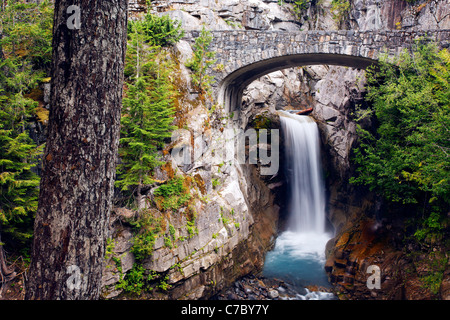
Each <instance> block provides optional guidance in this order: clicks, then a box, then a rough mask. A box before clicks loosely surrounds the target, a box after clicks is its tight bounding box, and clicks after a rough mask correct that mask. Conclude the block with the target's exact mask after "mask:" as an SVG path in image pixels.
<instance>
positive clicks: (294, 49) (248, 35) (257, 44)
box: [185, 30, 450, 112]
mask: <svg viewBox="0 0 450 320" xmlns="http://www.w3.org/2000/svg"><path fill="white" fill-rule="evenodd" d="M199 34H200V32H199V31H191V32H190V33H188V34H187V35H186V36H185V39H186V40H188V41H190V42H194V41H195V38H196V37H198V36H199ZM212 36H213V41H212V43H211V45H210V50H212V51H215V52H216V58H217V65H221V68H215V69H212V70H210V71H209V73H210V74H211V75H212V76H214V78H215V79H216V84H215V88H214V94H215V97H216V99H217V102H218V103H219V104H221V105H222V106H223V107H224V108H225V110H226V111H228V112H231V111H233V110H234V109H235V107H236V106H237V105H239V103H240V101H241V97H242V93H243V90H244V89H245V87H246V86H247V85H248V84H250V83H251V82H252V81H253V80H255V79H257V78H259V77H261V76H263V75H265V74H268V73H270V72H273V71H277V70H281V69H285V68H289V67H295V66H302V65H317V64H328V65H341V66H348V67H353V68H366V67H367V66H368V65H371V64H374V63H376V61H377V59H378V56H379V55H380V53H382V52H385V53H386V54H388V55H389V56H390V57H394V56H397V55H398V54H399V53H400V52H401V51H402V50H403V49H410V48H411V47H412V46H413V44H414V42H415V41H416V40H417V39H421V38H422V39H423V38H426V39H428V40H431V41H434V42H436V43H437V44H438V45H439V46H440V47H448V46H449V38H450V30H429V31H402V30H377V31H354V30H339V31H323V30H314V31H304V32H283V31H255V30H246V31H244V30H239V31H238V30H233V31H230V30H227V31H213V32H212Z"/></svg>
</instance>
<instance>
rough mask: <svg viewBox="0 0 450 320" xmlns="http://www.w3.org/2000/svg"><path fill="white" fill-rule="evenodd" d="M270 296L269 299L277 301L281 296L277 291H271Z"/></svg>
mask: <svg viewBox="0 0 450 320" xmlns="http://www.w3.org/2000/svg"><path fill="white" fill-rule="evenodd" d="M268 295H269V298H271V299H275V298H278V297H279V296H280V294H279V292H278V291H277V290H270V291H269V293H268Z"/></svg>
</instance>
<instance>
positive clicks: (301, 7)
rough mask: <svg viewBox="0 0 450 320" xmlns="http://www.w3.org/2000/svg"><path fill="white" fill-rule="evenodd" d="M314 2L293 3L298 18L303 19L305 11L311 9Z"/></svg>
mask: <svg viewBox="0 0 450 320" xmlns="http://www.w3.org/2000/svg"><path fill="white" fill-rule="evenodd" d="M311 2H312V0H297V1H294V3H293V9H294V14H295V16H296V17H297V18H299V19H300V18H301V17H302V14H303V12H304V11H305V10H307V9H308V8H309V6H310V5H311Z"/></svg>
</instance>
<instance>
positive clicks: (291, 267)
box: [264, 112, 332, 299]
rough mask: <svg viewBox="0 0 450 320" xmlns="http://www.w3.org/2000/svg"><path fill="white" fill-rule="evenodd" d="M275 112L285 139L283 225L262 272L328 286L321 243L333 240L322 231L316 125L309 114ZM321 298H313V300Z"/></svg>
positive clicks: (321, 183) (322, 192)
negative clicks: (286, 185) (286, 203)
mask: <svg viewBox="0 0 450 320" xmlns="http://www.w3.org/2000/svg"><path fill="white" fill-rule="evenodd" d="M279 114H280V118H281V125H282V130H283V134H284V137H285V150H286V151H285V161H286V165H285V167H286V178H287V183H288V194H287V197H288V198H287V199H288V208H287V209H288V220H287V221H288V225H287V228H286V229H287V230H286V231H285V232H283V233H282V234H280V235H279V236H278V238H277V240H276V243H275V248H274V250H273V251H271V252H269V253H268V254H267V257H266V261H265V266H264V274H265V275H266V276H268V277H277V278H284V279H285V280H287V281H291V282H292V283H294V284H296V285H309V284H311V285H321V286H327V285H328V282H327V278H326V275H325V271H324V264H325V245H326V243H327V241H328V240H329V239H330V238H331V237H332V236H331V234H328V233H327V232H326V231H325V221H326V214H325V186H324V181H323V177H322V165H321V161H320V142H319V132H318V128H317V124H316V123H315V122H314V121H313V120H312V119H311V118H309V117H308V116H297V115H292V114H289V113H287V112H280V113H279ZM308 294H309V295H310V296H311V295H314V293H311V292H308ZM325 296H326V298H329V296H328V295H325ZM325 296H323V295H321V294H319V293H317V294H316V297H317V298H323V299H324V298H325ZM299 297H300V296H299ZM302 297H303V298H304V296H302Z"/></svg>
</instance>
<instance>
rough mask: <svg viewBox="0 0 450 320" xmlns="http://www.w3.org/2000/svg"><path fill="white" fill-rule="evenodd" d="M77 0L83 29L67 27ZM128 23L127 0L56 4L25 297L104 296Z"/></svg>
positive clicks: (61, 1) (59, 1) (71, 1)
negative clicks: (45, 136) (43, 143)
mask: <svg viewBox="0 0 450 320" xmlns="http://www.w3.org/2000/svg"><path fill="white" fill-rule="evenodd" d="M71 5H78V6H79V8H80V13H81V19H80V21H81V26H80V28H79V29H73V30H72V29H69V28H68V25H67V21H68V19H69V18H70V17H71V16H73V12H69V13H67V8H68V7H69V6H71ZM69 20H70V19H69ZM72 22H73V20H72ZM126 24H127V0H97V1H92V0H91V1H88V0H78V1H77V0H75V1H74V0H70V1H69V0H57V1H55V16H54V29H53V64H52V80H51V94H50V99H51V100H50V101H51V103H50V105H51V109H50V118H49V132H48V139H47V145H46V149H45V153H44V160H43V165H44V170H43V174H42V179H41V189H40V194H39V206H38V211H37V213H36V220H35V224H34V240H33V248H32V258H31V265H30V271H29V276H28V279H29V282H28V283H27V288H26V296H25V298H26V299H97V298H98V297H99V294H100V289H101V277H102V269H103V262H104V253H105V244H106V238H107V230H108V223H109V215H110V210H111V203H112V196H113V187H114V178H115V168H116V157H117V149H118V144H119V127H120V110H121V105H122V85H123V68H124V61H125V51H126V32H127V25H126Z"/></svg>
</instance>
